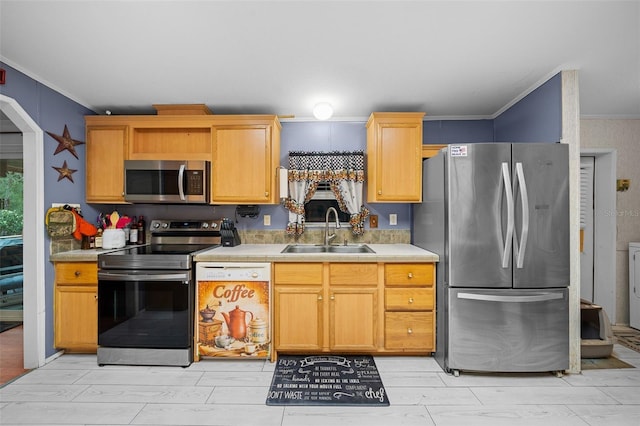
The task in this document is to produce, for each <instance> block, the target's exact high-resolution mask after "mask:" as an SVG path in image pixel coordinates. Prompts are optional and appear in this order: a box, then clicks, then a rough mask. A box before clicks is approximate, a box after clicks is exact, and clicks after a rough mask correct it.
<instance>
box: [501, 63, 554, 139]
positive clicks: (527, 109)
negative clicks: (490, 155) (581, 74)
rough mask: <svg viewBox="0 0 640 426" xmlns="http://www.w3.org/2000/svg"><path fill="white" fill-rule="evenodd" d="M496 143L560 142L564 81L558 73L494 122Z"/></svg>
mask: <svg viewBox="0 0 640 426" xmlns="http://www.w3.org/2000/svg"><path fill="white" fill-rule="evenodd" d="M494 131H495V141H496V142H559V141H560V138H561V137H562V78H561V75H560V73H558V74H556V75H555V76H553V77H552V78H550V79H549V80H547V81H546V82H545V83H544V84H542V85H541V86H539V87H537V88H536V89H535V90H534V91H533V92H531V93H529V94H528V95H527V96H525V97H524V98H522V99H521V100H520V101H518V102H517V103H516V104H514V105H513V106H512V107H511V108H509V109H508V110H507V111H505V112H503V113H502V114H500V116H498V117H496V119H495V120H494Z"/></svg>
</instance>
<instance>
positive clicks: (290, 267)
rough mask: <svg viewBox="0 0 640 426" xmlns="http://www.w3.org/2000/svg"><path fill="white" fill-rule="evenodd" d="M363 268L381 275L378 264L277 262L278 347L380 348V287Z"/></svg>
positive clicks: (309, 349) (316, 349) (322, 349)
mask: <svg viewBox="0 0 640 426" xmlns="http://www.w3.org/2000/svg"><path fill="white" fill-rule="evenodd" d="M363 265H364V266H363ZM363 270H364V271H368V273H369V275H370V276H373V277H376V276H377V274H376V272H375V271H376V270H377V265H376V264H329V263H275V264H274V295H275V300H274V307H275V311H274V326H275V329H274V336H275V349H276V351H294V352H297V351H300V352H305V351H306V352H309V353H312V352H330V351H341V352H362V351H375V350H376V349H377V322H378V321H377V311H378V288H377V282H376V281H375V280H373V281H372V280H367V279H366V278H363V275H361V274H359V271H360V272H362V271H363ZM332 277H333V278H334V279H335V281H332Z"/></svg>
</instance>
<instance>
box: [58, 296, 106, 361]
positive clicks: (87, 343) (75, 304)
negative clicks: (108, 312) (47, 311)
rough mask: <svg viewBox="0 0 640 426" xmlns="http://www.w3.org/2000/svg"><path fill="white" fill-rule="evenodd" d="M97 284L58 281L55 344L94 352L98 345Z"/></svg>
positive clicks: (80, 350) (72, 349)
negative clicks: (72, 283)
mask: <svg viewBox="0 0 640 426" xmlns="http://www.w3.org/2000/svg"><path fill="white" fill-rule="evenodd" d="M97 292H98V287H97V286H93V285H84V286H83V285H78V286H75V285H57V286H56V291H55V302H54V345H55V347H56V348H64V349H66V350H68V351H70V352H90V353H95V352H96V349H97V346H98V303H97Z"/></svg>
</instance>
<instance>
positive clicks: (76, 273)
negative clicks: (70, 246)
mask: <svg viewBox="0 0 640 426" xmlns="http://www.w3.org/2000/svg"><path fill="white" fill-rule="evenodd" d="M80 273H81V272H80V271H75V272H74V273H73V275H75V276H76V277H79V276H80Z"/></svg>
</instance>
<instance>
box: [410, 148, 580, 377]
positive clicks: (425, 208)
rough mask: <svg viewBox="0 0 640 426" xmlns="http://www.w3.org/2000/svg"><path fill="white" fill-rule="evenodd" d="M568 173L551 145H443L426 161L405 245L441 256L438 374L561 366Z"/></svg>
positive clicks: (564, 365)
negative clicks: (409, 240)
mask: <svg viewBox="0 0 640 426" xmlns="http://www.w3.org/2000/svg"><path fill="white" fill-rule="evenodd" d="M568 174H569V153H568V147H567V145H565V144H559V143H477V144H466V145H449V146H448V147H446V148H443V149H442V150H441V151H440V152H439V153H438V154H437V155H436V156H435V157H432V158H429V159H426V160H425V161H424V164H423V180H424V182H423V197H422V199H423V202H422V203H421V204H416V205H414V207H413V212H412V214H413V243H414V244H415V245H417V246H420V247H422V248H425V249H427V250H430V251H432V252H435V253H437V254H438V255H439V256H440V262H439V263H438V266H437V272H436V279H437V287H436V353H435V358H436V360H437V361H438V363H439V364H440V366H441V367H442V368H443V369H444V370H445V371H446V372H448V373H453V374H455V375H458V374H459V372H460V371H463V370H468V371H489V372H539V371H553V372H561V371H563V370H566V369H568V368H569V301H568V286H569V176H568Z"/></svg>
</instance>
